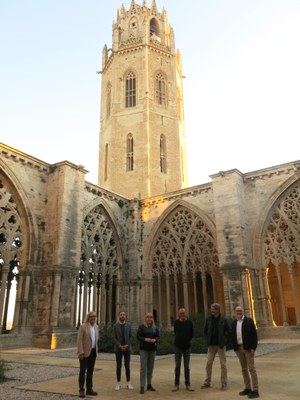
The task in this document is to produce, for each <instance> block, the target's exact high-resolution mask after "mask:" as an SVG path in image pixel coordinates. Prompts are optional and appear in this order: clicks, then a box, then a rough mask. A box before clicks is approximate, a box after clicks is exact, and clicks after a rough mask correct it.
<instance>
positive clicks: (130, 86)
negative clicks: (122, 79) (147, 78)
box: [125, 72, 136, 108]
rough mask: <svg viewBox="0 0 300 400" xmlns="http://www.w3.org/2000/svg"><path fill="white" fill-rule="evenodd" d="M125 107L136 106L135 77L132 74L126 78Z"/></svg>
mask: <svg viewBox="0 0 300 400" xmlns="http://www.w3.org/2000/svg"><path fill="white" fill-rule="evenodd" d="M125 106H126V108H127V107H135V106H136V77H135V75H134V73H133V72H130V73H129V74H128V75H127V77H126V88H125Z"/></svg>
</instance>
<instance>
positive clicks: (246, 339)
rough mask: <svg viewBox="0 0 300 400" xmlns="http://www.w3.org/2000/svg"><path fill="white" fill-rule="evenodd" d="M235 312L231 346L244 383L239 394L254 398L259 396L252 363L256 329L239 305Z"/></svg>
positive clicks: (255, 343) (255, 346)
mask: <svg viewBox="0 0 300 400" xmlns="http://www.w3.org/2000/svg"><path fill="white" fill-rule="evenodd" d="M235 314H236V320H234V322H233V323H232V346H233V349H234V351H235V353H236V355H237V357H238V359H239V361H240V364H241V369H242V374H243V379H244V385H245V388H244V390H242V391H241V392H240V393H239V394H240V395H241V396H246V395H247V396H248V398H249V399H256V398H258V397H259V391H258V378H257V373H256V369H255V363H254V356H255V350H256V348H257V331H256V327H255V324H254V321H253V319H252V318H250V317H246V316H245V315H244V313H243V309H242V307H241V306H237V307H236V308H235ZM250 377H251V378H250ZM251 383H252V386H251ZM251 387H252V389H251Z"/></svg>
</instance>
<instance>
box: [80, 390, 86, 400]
mask: <svg viewBox="0 0 300 400" xmlns="http://www.w3.org/2000/svg"><path fill="white" fill-rule="evenodd" d="M79 397H81V398H84V397H85V391H84V389H80V390H79Z"/></svg>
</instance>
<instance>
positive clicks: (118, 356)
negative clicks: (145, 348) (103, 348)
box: [115, 350, 130, 382]
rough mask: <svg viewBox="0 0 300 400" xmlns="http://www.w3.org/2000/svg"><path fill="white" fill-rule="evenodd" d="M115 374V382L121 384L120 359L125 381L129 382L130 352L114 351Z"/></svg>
mask: <svg viewBox="0 0 300 400" xmlns="http://www.w3.org/2000/svg"><path fill="white" fill-rule="evenodd" d="M115 354H116V364H117V367H116V374H117V382H121V368H122V358H124V364H125V371H126V380H127V382H130V350H126V351H121V350H118V351H116V353H115Z"/></svg>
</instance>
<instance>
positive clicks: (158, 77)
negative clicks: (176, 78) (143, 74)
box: [154, 71, 167, 107]
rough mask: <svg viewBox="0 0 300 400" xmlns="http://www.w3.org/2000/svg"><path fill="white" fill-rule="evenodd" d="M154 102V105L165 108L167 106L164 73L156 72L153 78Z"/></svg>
mask: <svg viewBox="0 0 300 400" xmlns="http://www.w3.org/2000/svg"><path fill="white" fill-rule="evenodd" d="M154 87H155V96H154V98H155V102H156V104H158V105H160V106H163V107H166V105H167V79H166V76H165V74H164V73H162V72H161V71H158V72H157V73H156V74H155V78H154Z"/></svg>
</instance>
